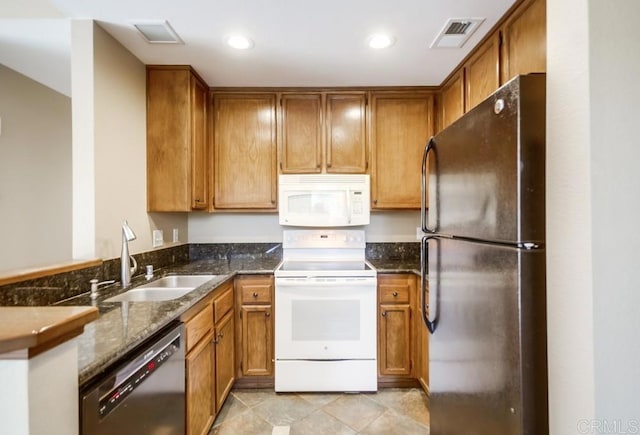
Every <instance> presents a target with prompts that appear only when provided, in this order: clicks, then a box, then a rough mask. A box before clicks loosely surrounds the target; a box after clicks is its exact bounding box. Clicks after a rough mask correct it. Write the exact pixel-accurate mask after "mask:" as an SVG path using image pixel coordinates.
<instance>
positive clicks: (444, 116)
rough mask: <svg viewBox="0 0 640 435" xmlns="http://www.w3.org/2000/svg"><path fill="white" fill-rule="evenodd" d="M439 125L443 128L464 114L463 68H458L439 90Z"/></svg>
mask: <svg viewBox="0 0 640 435" xmlns="http://www.w3.org/2000/svg"><path fill="white" fill-rule="evenodd" d="M439 108H440V110H439V115H440V116H439V123H438V124H439V126H440V130H444V129H445V128H446V127H448V126H449V125H451V123H452V122H453V121H455V120H456V119H458V118H460V117H461V116H462V115H463V114H464V70H463V69H460V70H459V71H458V72H457V73H456V74H455V75H454V76H453V77H451V78H450V79H449V80H448V81H447V83H445V85H444V86H443V87H442V91H441V92H440V106H439Z"/></svg>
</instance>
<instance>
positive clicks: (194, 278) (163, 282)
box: [133, 275, 219, 290]
mask: <svg viewBox="0 0 640 435" xmlns="http://www.w3.org/2000/svg"><path fill="white" fill-rule="evenodd" d="M218 276H219V275H169V276H165V277H164V278H160V279H158V280H155V281H151V282H149V283H147V284H143V285H141V286H139V287H136V288H135V289H133V290H136V289H141V288H183V287H184V288H196V287H198V286H201V285H202V284H204V283H205V282H207V281H211V280H212V279H213V278H216V277H218Z"/></svg>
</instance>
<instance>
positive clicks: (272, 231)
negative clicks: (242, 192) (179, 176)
mask: <svg viewBox="0 0 640 435" xmlns="http://www.w3.org/2000/svg"><path fill="white" fill-rule="evenodd" d="M418 226H420V214H419V212H417V211H397V212H375V213H372V214H371V224H369V225H368V226H366V227H358V229H364V230H365V233H366V238H367V241H368V242H417V239H416V227H418ZM289 228H291V227H289ZM283 229H286V228H285V227H282V226H280V225H279V224H278V214H277V213H217V214H208V213H191V214H189V242H190V243H231V242H244V243H250V242H264V243H268V242H281V241H282V230H283Z"/></svg>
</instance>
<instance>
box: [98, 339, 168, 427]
mask: <svg viewBox="0 0 640 435" xmlns="http://www.w3.org/2000/svg"><path fill="white" fill-rule="evenodd" d="M179 350H180V336H178V337H176V338H175V340H173V341H172V342H171V343H169V344H167V345H166V346H165V347H163V348H162V349H161V350H159V351H158V352H157V353H154V352H151V353H147V354H145V355H144V359H143V361H144V362H143V364H142V365H141V366H140V367H139V368H137V370H134V371H133V373H131V374H129V375H128V376H127V377H126V378H124V379H122V380H120V379H117V377H115V378H114V383H115V384H116V386H115V387H113V388H111V389H110V390H109V391H108V392H107V393H106V394H104V395H102V396H101V397H100V402H99V406H98V412H99V414H100V417H101V418H103V417H105V416H106V415H108V414H109V413H110V412H111V411H112V410H113V409H114V408H116V407H117V406H118V405H119V404H120V403H121V402H122V401H124V400H125V399H126V398H127V397H128V396H129V395H130V394H131V393H132V392H133V391H135V389H136V388H138V387H139V386H140V385H142V383H143V382H144V381H145V380H146V379H147V378H148V377H150V376H151V375H152V374H153V373H154V372H155V371H157V370H158V369H159V368H160V367H161V366H162V365H163V364H164V363H165V362H166V361H167V360H168V359H169V358H171V356H172V355H173V354H174V353H176V352H178V351H179Z"/></svg>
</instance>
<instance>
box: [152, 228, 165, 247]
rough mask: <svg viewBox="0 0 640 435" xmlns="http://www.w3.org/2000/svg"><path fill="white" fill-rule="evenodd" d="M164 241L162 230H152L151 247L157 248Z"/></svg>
mask: <svg viewBox="0 0 640 435" xmlns="http://www.w3.org/2000/svg"><path fill="white" fill-rule="evenodd" d="M163 243H164V234H163V233H162V230H153V247H154V248H157V247H158V246H162V244H163Z"/></svg>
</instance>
